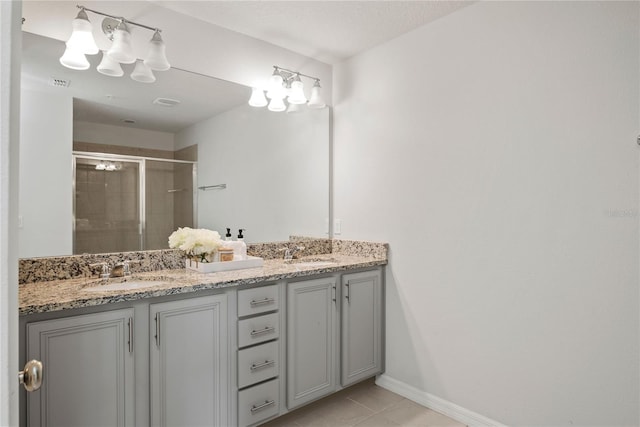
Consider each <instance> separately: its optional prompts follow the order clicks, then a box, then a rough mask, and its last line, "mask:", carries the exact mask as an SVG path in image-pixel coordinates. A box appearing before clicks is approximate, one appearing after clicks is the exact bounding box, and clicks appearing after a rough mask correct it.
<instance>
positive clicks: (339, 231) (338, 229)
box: [333, 219, 342, 234]
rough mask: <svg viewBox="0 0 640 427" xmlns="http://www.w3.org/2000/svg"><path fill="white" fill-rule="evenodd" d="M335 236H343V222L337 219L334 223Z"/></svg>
mask: <svg viewBox="0 0 640 427" xmlns="http://www.w3.org/2000/svg"><path fill="white" fill-rule="evenodd" d="M333 234H342V220H341V219H336V220H335V221H334V223H333Z"/></svg>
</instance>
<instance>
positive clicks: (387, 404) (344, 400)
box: [263, 379, 464, 427]
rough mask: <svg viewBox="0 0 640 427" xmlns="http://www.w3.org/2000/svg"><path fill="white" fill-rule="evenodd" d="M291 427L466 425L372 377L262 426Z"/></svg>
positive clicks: (457, 426) (450, 426) (448, 426)
mask: <svg viewBox="0 0 640 427" xmlns="http://www.w3.org/2000/svg"><path fill="white" fill-rule="evenodd" d="M289 426H290V427H296V426H299V427H306V426H309V427H311V426H313V427H316V426H317V427H351V426H358V427H361V426H365V427H378V426H416V427H418V426H420V427H435V426H442V427H444V426H446V427H454V426H455V427H464V424H461V423H459V422H457V421H455V420H452V419H451V418H449V417H446V416H444V415H442V414H440V413H438V412H435V411H432V410H431V409H427V408H425V407H424V406H420V405H418V404H417V403H414V402H412V401H411V400H408V399H405V398H404V397H402V396H399V395H397V394H395V393H392V392H390V391H388V390H385V389H383V388H382V387H378V386H377V385H375V383H374V381H373V379H371V380H367V381H364V382H363V383H360V384H357V385H355V386H353V387H349V388H347V389H345V390H342V391H340V392H338V393H336V394H334V395H332V396H329V397H326V398H324V399H322V400H319V401H317V402H314V403H311V404H309V405H307V406H305V407H302V408H300V409H298V410H295V411H293V412H290V413H288V414H286V415H284V416H282V417H280V418H277V419H275V420H272V421H270V422H268V423H266V424H263V427H289Z"/></svg>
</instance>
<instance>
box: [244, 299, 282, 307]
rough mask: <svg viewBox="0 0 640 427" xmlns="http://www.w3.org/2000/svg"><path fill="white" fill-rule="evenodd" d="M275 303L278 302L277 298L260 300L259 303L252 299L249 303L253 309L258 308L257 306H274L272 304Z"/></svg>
mask: <svg viewBox="0 0 640 427" xmlns="http://www.w3.org/2000/svg"><path fill="white" fill-rule="evenodd" d="M274 302H276V299H275V298H264V299H259V300H257V301H256V300H254V299H252V300H251V301H250V302H249V305H250V306H251V307H256V306H258V305H264V304H272V303H274Z"/></svg>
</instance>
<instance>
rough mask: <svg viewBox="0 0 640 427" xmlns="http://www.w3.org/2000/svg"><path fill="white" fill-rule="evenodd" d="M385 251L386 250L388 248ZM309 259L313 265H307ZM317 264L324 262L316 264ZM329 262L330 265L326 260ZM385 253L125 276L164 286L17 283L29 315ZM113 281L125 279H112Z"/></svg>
mask: <svg viewBox="0 0 640 427" xmlns="http://www.w3.org/2000/svg"><path fill="white" fill-rule="evenodd" d="M385 254H386V252H385ZM306 261H310V262H311V264H309V263H305V262H306ZM313 262H325V263H324V264H321V265H313ZM327 263H330V264H327ZM386 263H387V259H386V256H385V257H375V256H351V255H345V254H340V253H335V254H325V255H316V256H313V257H308V258H306V259H304V258H303V259H300V260H297V261H294V262H293V263H285V262H284V261H282V260H280V259H278V260H275V259H272V260H265V263H264V266H263V267H260V268H250V269H245V270H235V271H226V272H218V273H208V274H202V273H197V272H194V271H191V270H186V269H184V268H180V269H168V270H160V271H147V272H140V273H134V274H133V275H132V276H131V277H130V278H128V279H127V280H135V281H160V282H163V283H161V284H156V285H155V286H150V287H147V288H138V289H134V290H127V291H122V290H110V291H102V290H97V291H96V290H87V288H89V287H95V286H98V285H99V284H100V280H99V279H96V278H95V277H81V278H75V279H68V280H54V281H47V282H33V283H25V284H23V285H20V286H19V313H20V315H28V314H33V313H45V312H51V311H59V310H66V309H72V308H79V307H92V306H96V305H101V304H109V303H116V302H122V301H134V300H139V299H144V298H151V297H159V296H166V295H176V294H185V293H190V292H196V291H199V290H205V289H220V288H227V287H231V286H240V285H249V284H256V283H261V282H269V281H275V280H283V279H292V278H296V277H306V276H311V275H316V274H322V273H333V272H342V271H348V270H352V269H358V268H366V267H375V266H379V265H385V264H386ZM110 280H111V282H110V283H112V282H113V280H120V281H122V280H123V279H110Z"/></svg>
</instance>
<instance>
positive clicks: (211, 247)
mask: <svg viewBox="0 0 640 427" xmlns="http://www.w3.org/2000/svg"><path fill="white" fill-rule="evenodd" d="M220 246H222V239H221V238H220V234H218V232H217V231H212V230H207V229H205V228H198V229H193V228H189V227H184V228H178V229H177V230H176V231H174V232H173V233H171V235H170V236H169V247H170V248H172V249H175V248H178V249H180V250H182V251H184V252H186V253H187V254H188V255H206V254H210V253H213V252H215V251H216V250H218V248H219V247H220Z"/></svg>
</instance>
